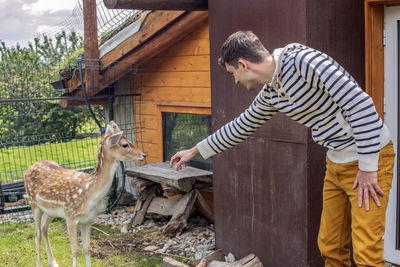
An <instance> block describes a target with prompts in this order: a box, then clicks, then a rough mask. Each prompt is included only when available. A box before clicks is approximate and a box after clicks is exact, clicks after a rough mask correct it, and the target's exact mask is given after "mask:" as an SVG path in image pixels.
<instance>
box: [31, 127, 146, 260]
mask: <svg viewBox="0 0 400 267" xmlns="http://www.w3.org/2000/svg"><path fill="white" fill-rule="evenodd" d="M97 157H98V164H97V167H96V168H95V170H94V171H93V173H92V174H87V173H82V172H78V171H74V170H68V169H64V168H62V167H61V166H60V165H58V164H57V163H55V162H53V161H48V160H43V161H38V162H36V163H35V164H33V165H32V166H31V167H29V168H28V169H27V170H26V172H25V176H24V179H25V188H26V192H27V194H28V196H29V199H30V201H31V208H32V213H33V218H34V221H35V230H36V237H35V242H36V251H37V267H41V266H42V262H41V258H40V240H41V235H42V233H43V239H44V243H45V246H46V250H47V257H48V261H49V263H50V266H51V267H58V264H57V262H56V261H55V259H54V257H53V253H52V250H51V247H50V243H49V237H48V227H49V224H50V222H51V221H52V219H53V218H54V217H61V218H64V219H65V220H66V224H67V229H68V234H69V237H70V243H71V250H72V257H73V266H74V267H76V265H77V255H78V241H77V229H76V228H77V225H78V224H79V225H80V226H81V234H82V243H83V252H84V254H85V261H86V266H90V253H89V243H90V227H91V224H92V221H93V220H94V219H95V217H96V216H97V215H98V213H100V212H101V211H102V210H104V208H105V206H104V204H103V199H104V197H105V196H106V194H107V193H108V191H109V189H110V187H111V184H112V181H113V177H114V174H115V172H116V169H117V166H118V163H117V162H116V161H117V160H119V161H142V160H144V159H145V157H146V155H145V154H144V153H143V152H141V151H140V150H139V149H138V148H137V147H136V146H135V145H134V144H132V143H131V142H129V140H128V139H127V138H126V137H125V136H123V135H122V132H121V131H120V129H119V128H118V125H117V124H116V123H114V122H112V121H111V122H110V123H109V124H108V125H107V129H106V132H105V135H104V138H103V139H102V140H101V141H100V147H99V150H98V155H97Z"/></svg>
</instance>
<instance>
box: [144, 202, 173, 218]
mask: <svg viewBox="0 0 400 267" xmlns="http://www.w3.org/2000/svg"><path fill="white" fill-rule="evenodd" d="M179 200H180V199H167V198H163V197H155V198H153V201H151V204H150V206H149V208H148V209H147V213H155V214H160V215H163V216H172V215H173V214H174V209H175V206H176V205H177V203H178V202H179Z"/></svg>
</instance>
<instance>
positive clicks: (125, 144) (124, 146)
mask: <svg viewBox="0 0 400 267" xmlns="http://www.w3.org/2000/svg"><path fill="white" fill-rule="evenodd" d="M121 146H122V147H123V148H128V147H129V145H128V143H123V144H122V145H121Z"/></svg>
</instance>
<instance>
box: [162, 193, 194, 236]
mask: <svg viewBox="0 0 400 267" xmlns="http://www.w3.org/2000/svg"><path fill="white" fill-rule="evenodd" d="M195 200H196V192H195V191H194V190H193V191H191V192H189V193H186V194H185V195H183V196H182V197H181V198H180V199H179V201H178V203H176V204H175V207H174V213H173V215H172V218H171V221H170V222H169V223H168V224H167V225H166V226H165V227H164V230H163V232H164V234H166V235H170V236H175V235H177V234H179V233H180V232H182V230H183V229H184V228H185V227H186V225H187V223H186V220H187V219H188V218H189V216H190V214H191V212H192V209H193V205H194V202H195Z"/></svg>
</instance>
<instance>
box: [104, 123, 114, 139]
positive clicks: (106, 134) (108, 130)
mask: <svg viewBox="0 0 400 267" xmlns="http://www.w3.org/2000/svg"><path fill="white" fill-rule="evenodd" d="M112 134H113V129H112V127H111V126H110V124H108V125H107V128H106V133H105V134H104V136H109V135H112Z"/></svg>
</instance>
